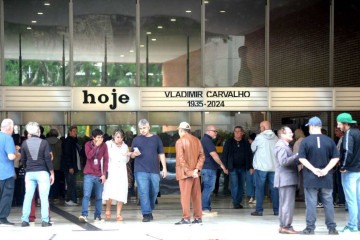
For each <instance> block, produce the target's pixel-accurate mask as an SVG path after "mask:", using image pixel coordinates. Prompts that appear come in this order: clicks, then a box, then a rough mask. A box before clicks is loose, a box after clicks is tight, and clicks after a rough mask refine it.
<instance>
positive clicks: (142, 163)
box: [131, 135, 164, 174]
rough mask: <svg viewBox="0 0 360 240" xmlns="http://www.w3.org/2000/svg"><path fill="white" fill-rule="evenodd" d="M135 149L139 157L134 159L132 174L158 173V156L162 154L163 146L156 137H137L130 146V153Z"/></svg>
mask: <svg viewBox="0 0 360 240" xmlns="http://www.w3.org/2000/svg"><path fill="white" fill-rule="evenodd" d="M135 147H137V148H138V149H139V151H140V153H141V154H140V155H139V156H137V157H136V158H135V162H134V172H146V173H157V174H159V172H160V162H159V156H158V155H159V154H162V153H164V146H163V143H162V141H161V139H160V138H159V136H157V135H152V136H151V137H145V136H143V135H139V136H137V137H135V138H134V140H133V141H132V144H131V152H133V151H134V148H135Z"/></svg>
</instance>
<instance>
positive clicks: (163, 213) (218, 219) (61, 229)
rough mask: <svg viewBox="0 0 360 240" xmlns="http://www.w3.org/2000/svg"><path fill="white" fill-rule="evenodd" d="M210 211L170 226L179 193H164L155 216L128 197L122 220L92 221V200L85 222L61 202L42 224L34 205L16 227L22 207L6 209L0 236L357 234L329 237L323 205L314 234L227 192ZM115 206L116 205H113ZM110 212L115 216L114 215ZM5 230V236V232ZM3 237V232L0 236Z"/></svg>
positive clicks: (300, 222) (154, 238) (343, 215)
mask: <svg viewBox="0 0 360 240" xmlns="http://www.w3.org/2000/svg"><path fill="white" fill-rule="evenodd" d="M212 200H213V201H212V205H213V211H217V212H218V215H217V216H214V217H203V224H201V225H199V224H192V225H180V226H179V225H174V223H175V222H177V221H179V220H180V218H181V206H180V201H179V196H178V195H168V196H162V197H161V198H159V204H158V205H157V206H156V210H155V211H154V213H153V215H154V221H152V222H150V223H142V222H141V220H142V215H141V213H140V207H139V206H137V205H136V202H135V201H131V202H128V204H126V205H125V206H124V208H123V213H122V215H123V217H124V221H123V222H116V221H115V219H113V220H110V221H106V222H104V223H93V221H92V220H91V219H92V217H91V216H92V215H93V211H94V207H93V205H91V206H90V208H89V210H90V214H89V216H90V217H89V219H90V221H89V223H87V224H81V223H79V222H78V216H79V215H80V214H81V206H76V207H67V206H64V205H63V204H56V205H54V206H53V209H52V212H51V219H52V221H54V225H53V226H52V227H48V228H42V227H41V221H40V208H37V217H38V219H37V222H36V223H35V224H34V225H32V226H30V227H27V228H21V227H20V216H21V208H20V207H15V208H13V209H12V210H11V215H10V217H9V220H10V221H12V222H14V223H16V225H15V227H1V230H0V231H1V236H9V238H8V239H24V238H25V237H26V236H29V238H27V239H32V238H33V239H34V240H35V239H36V240H43V239H44V240H45V239H46V240H57V239H61V240H62V239H64V240H72V239H86V240H89V239H106V240H110V239H134V240H138V239H149V240H158V239H182V240H187V239H196V240H202V239H204V240H205V239H209V240H210V239H211V240H214V239H241V238H249V239H266V240H271V239H292V240H293V239H308V238H312V239H315V238H316V239H317V240H318V239H358V238H359V237H360V233H352V234H341V235H338V236H329V235H328V234H327V229H326V227H325V223H324V221H325V220H324V210H323V209H317V212H318V216H317V229H316V232H315V235H314V236H304V235H291V236H290V235H284V234H279V233H278V218H277V217H276V216H274V215H273V212H272V209H271V204H270V203H269V202H268V201H266V202H265V205H264V206H265V211H264V215H263V216H262V217H254V216H251V215H250V213H251V212H252V211H253V210H254V209H253V208H254V205H249V204H245V208H244V209H233V208H232V204H231V198H230V197H229V196H226V197H224V196H220V197H213V198H212ZM112 209H113V210H115V206H113V208H112ZM335 214H336V216H335V219H336V222H337V224H338V229H339V230H340V229H341V228H342V227H344V225H345V223H346V219H347V212H346V211H345V210H344V208H336V209H335ZM114 217H115V216H114ZM293 226H294V228H295V229H296V230H302V229H303V228H304V227H305V207H304V203H301V202H298V203H297V207H296V214H295V218H294V224H293ZM4 234H6V235H4ZM1 238H3V237H1Z"/></svg>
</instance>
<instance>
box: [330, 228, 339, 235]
mask: <svg viewBox="0 0 360 240" xmlns="http://www.w3.org/2000/svg"><path fill="white" fill-rule="evenodd" d="M329 235H339V232H338V230H336V228H329Z"/></svg>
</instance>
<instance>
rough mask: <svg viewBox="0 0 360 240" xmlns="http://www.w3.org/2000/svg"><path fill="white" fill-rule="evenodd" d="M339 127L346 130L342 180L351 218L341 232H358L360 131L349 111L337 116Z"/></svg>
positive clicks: (341, 156) (343, 145)
mask: <svg viewBox="0 0 360 240" xmlns="http://www.w3.org/2000/svg"><path fill="white" fill-rule="evenodd" d="M336 121H337V127H338V128H339V129H340V130H341V131H342V132H344V136H343V140H342V146H341V148H340V162H341V163H340V172H341V181H342V185H343V189H344V193H345V199H346V203H347V207H348V213H349V220H348V223H347V224H346V226H345V227H344V229H343V230H341V231H340V232H351V233H354V232H358V230H359V229H360V214H359V206H360V131H359V129H358V128H357V125H356V123H357V122H356V121H355V120H353V119H352V116H351V115H350V114H349V113H341V114H339V115H338V116H337V118H336Z"/></svg>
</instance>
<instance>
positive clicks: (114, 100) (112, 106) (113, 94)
mask: <svg viewBox="0 0 360 240" xmlns="http://www.w3.org/2000/svg"><path fill="white" fill-rule="evenodd" d="M111 95H112V96H113V97H112V101H113V104H110V105H109V107H110V109H111V110H114V109H116V90H115V89H113V90H112V94H111Z"/></svg>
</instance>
